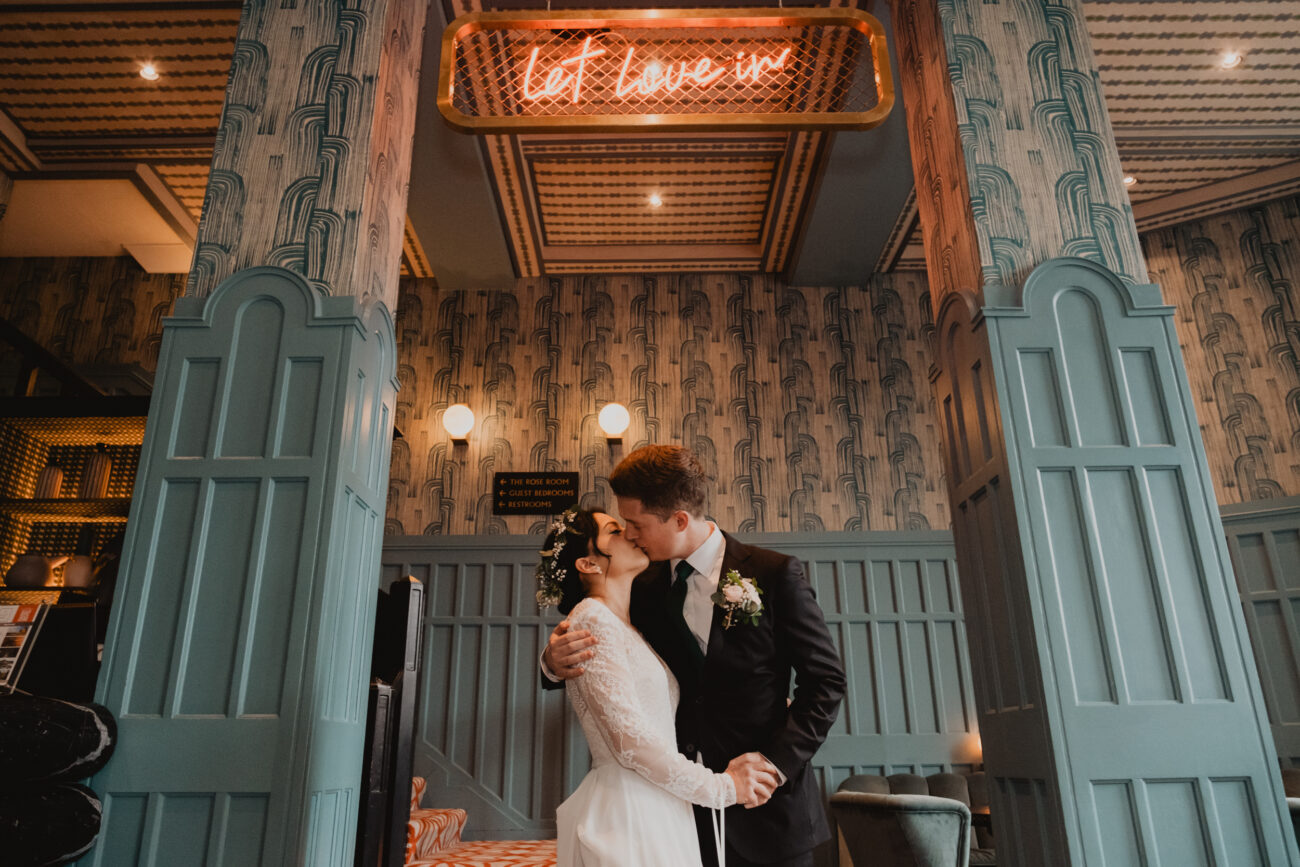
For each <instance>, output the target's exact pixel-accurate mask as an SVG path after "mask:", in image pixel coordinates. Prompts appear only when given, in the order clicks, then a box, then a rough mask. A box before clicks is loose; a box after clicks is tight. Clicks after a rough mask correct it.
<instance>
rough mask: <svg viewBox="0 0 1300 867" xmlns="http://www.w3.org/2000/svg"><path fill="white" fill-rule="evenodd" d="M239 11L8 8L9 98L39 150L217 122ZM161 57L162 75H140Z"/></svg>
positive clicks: (0, 24) (1, 84)
mask: <svg viewBox="0 0 1300 867" xmlns="http://www.w3.org/2000/svg"><path fill="white" fill-rule="evenodd" d="M238 23H239V12H238V10H231V9H224V10H223V9H190V10H177V9H168V10H164V11H158V10H147V11H146V10H142V11H127V10H112V11H97V10H93V9H91V10H84V11H77V12H62V11H51V12H42V13H40V14H36V15H34V14H32V13H31V12H30V10H29V11H25V12H4V11H0V101H3V104H4V107H5V110H6V111H7V112H8V113H9V114H10V116H11V117H12V118H13V119H14V120H15V121H16V122H17V123H18V124H19V125H20V126H21V127H22V129H23V131H24V132H25V133H26V134H27V137H28V139H29V142H31V143H32V147H33V149H34V150H39V145H40V142H41V140H43V139H49V138H66V137H78V138H86V137H99V138H102V137H110V136H111V137H121V136H129V137H133V138H147V137H170V136H176V135H193V134H201V135H208V136H210V135H211V134H212V133H213V131H214V130H215V129H216V125H217V120H218V118H219V116H220V113H221V105H222V101H223V98H224V95H225V86H226V76H227V74H228V73H229V70H230V58H231V53H232V49H233V45H234V39H235V28H236V26H237V25H238ZM145 63H153V64H154V65H155V66H156V68H157V70H158V73H159V77H158V79H157V80H156V81H146V80H145V79H144V78H141V76H140V69H141V67H142V66H143V65H144V64H145Z"/></svg>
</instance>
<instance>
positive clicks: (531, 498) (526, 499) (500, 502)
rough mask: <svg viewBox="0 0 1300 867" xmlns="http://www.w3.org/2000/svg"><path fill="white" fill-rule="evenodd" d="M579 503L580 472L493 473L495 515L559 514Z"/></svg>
mask: <svg viewBox="0 0 1300 867" xmlns="http://www.w3.org/2000/svg"><path fill="white" fill-rule="evenodd" d="M577 502H578V474H577V473H493V474H492V514H494V515H556V514H559V513H560V512H563V511H564V510H565V509H567V508H569V507H570V506H573V505H576V504H577Z"/></svg>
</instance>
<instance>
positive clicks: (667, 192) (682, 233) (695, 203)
mask: <svg viewBox="0 0 1300 867" xmlns="http://www.w3.org/2000/svg"><path fill="white" fill-rule="evenodd" d="M776 144H777V146H776V148H775V149H774V151H775V152H769V153H767V154H743V153H742V154H736V155H729V154H727V153H725V152H723V153H717V152H716V151H715V149H714V148H711V147H709V146H708V145H706V144H704V143H700V144H699V145H698V147H699V150H700V153H698V154H695V155H692V154H691V152H690V151H691V150H692V149H691V148H686V147H684V148H682V149H681V150H680V151H678V152H677V153H676V154H673V155H670V156H654V155H647V156H638V155H632V154H627V155H625V156H624V155H620V154H619V151H620V150H622V148H618V147H615V148H611V149H610V151H609V152H607V153H606V154H605V155H602V156H599V157H594V156H593V157H586V156H583V155H582V154H581V152H577V153H569V154H566V155H564V156H560V157H552V158H545V159H534V160H533V161H532V164H531V168H532V175H533V184H534V187H535V189H536V191H537V203H538V210H539V211H540V213H541V227H542V240H543V242H544V243H545V244H546V245H547V246H560V245H566V244H570V245H571V244H666V243H677V244H680V243H696V242H698V243H706V244H757V243H759V240H760V239H761V237H762V232H763V221H764V217H765V215H766V210H767V200H768V198H769V195H770V193H771V189H772V182H773V180H774V179H775V177H776V171H777V168H778V166H779V163H780V160H781V156H782V154H783V153H784V152H785V147H784V142H777V143H776ZM718 150H722V149H718ZM769 150H771V149H769ZM593 188H596V189H599V190H601V191H602V193H601V194H600V196H599V197H598V198H597V197H593V196H592V193H591V191H592V189H593ZM651 196H655V197H657V198H656V199H654V200H653V202H658V205H655V204H654V203H653V202H652V200H651Z"/></svg>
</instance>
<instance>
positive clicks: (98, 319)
mask: <svg viewBox="0 0 1300 867" xmlns="http://www.w3.org/2000/svg"><path fill="white" fill-rule="evenodd" d="M184 291H185V275H184V274H146V273H144V272H143V271H141V270H140V268H139V266H137V265H136V264H135V262H134V261H132V260H131V259H130V258H127V257H125V256H123V257H122V258H120V259H0V317H3V318H5V319H8V320H9V322H10V323H12V324H13V325H14V326H15V327H16V328H18V330H19V331H21V332H23V333H24V334H26V335H27V336H28V337H30V338H32V339H33V340H35V341H36V342H37V343H40V344H41V345H42V346H44V347H45V348H46V349H48V350H50V351H51V352H53V353H54V354H55V355H57V356H59V357H60V358H62V359H64V360H65V361H68V362H71V363H72V364H74V365H77V366H79V367H82V366H87V365H99V364H104V365H118V364H138V365H139V366H140V367H142V368H144V369H145V370H147V371H150V372H152V371H153V370H154V369H155V368H157V366H158V350H159V348H160V347H161V345H162V319H163V317H164V316H167V315H170V314H171V310H172V303H173V302H174V301H175V300H176V299H177V298H179V297H180V296H181V295H182V294H183V293H184ZM4 348H7V347H5V346H4V344H3V343H0V349H4ZM5 386H6V391H7V390H8V387H9V386H10V384H8V383H6V384H5Z"/></svg>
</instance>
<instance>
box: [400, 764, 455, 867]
mask: <svg viewBox="0 0 1300 867" xmlns="http://www.w3.org/2000/svg"><path fill="white" fill-rule="evenodd" d="M426 785H427V783H425V781H424V777H412V778H411V819H410V821H408V822H407V823H406V863H407V865H412V864H424V863H427V862H428V859H430V858H433V857H435V856H437V855H439V854H441V853H443V852H446V851H447V850H448V849H452V848H454V847H456V846H458V845H460V834H461V832H462V831H464V830H465V819H466V816H465V811H464V810H457V809H454V808H449V809H425V808H423V807H421V806H420V799H421V798H423V797H424V789H425V786H426Z"/></svg>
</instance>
